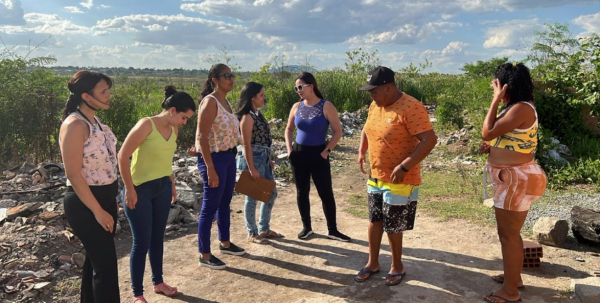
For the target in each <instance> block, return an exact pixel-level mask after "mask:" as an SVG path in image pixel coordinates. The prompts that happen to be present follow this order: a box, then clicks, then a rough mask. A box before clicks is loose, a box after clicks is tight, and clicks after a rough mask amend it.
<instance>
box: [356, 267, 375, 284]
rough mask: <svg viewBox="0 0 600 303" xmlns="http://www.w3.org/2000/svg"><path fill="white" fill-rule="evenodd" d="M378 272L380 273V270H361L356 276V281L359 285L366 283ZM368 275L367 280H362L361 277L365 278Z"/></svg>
mask: <svg viewBox="0 0 600 303" xmlns="http://www.w3.org/2000/svg"><path fill="white" fill-rule="evenodd" d="M378 272H379V269H378V270H370V269H368V268H366V267H365V268H363V269H361V270H360V271H359V272H358V274H357V275H356V276H354V281H356V282H358V283H362V282H365V281H367V280H368V279H369V278H370V277H371V276H372V275H374V274H376V273H378ZM366 274H369V275H368V276H367V277H366V278H362V279H361V278H360V276H363V275H366Z"/></svg>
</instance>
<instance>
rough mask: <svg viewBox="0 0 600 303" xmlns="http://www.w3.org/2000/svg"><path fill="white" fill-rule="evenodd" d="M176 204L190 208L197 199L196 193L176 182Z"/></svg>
mask: <svg viewBox="0 0 600 303" xmlns="http://www.w3.org/2000/svg"><path fill="white" fill-rule="evenodd" d="M176 190H177V204H179V205H181V206H183V207H185V208H192V207H193V206H194V203H196V201H198V195H196V193H195V192H194V191H193V190H192V189H191V188H190V187H189V186H187V185H185V184H177V187H176Z"/></svg>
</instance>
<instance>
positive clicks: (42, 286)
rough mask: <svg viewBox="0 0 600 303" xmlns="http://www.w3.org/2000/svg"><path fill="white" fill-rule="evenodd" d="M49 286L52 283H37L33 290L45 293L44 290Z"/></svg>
mask: <svg viewBox="0 0 600 303" xmlns="http://www.w3.org/2000/svg"><path fill="white" fill-rule="evenodd" d="M48 285H50V282H40V283H35V285H34V286H33V289H35V290H39V291H44V289H46V288H47V287H48Z"/></svg>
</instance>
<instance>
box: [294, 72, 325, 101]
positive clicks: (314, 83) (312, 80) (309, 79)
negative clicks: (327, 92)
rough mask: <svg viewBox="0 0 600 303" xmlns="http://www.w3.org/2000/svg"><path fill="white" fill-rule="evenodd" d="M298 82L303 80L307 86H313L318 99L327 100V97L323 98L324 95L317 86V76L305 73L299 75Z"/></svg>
mask: <svg viewBox="0 0 600 303" xmlns="http://www.w3.org/2000/svg"><path fill="white" fill-rule="evenodd" d="M296 80H302V81H304V83H306V84H312V86H313V91H314V92H315V95H317V97H319V98H321V99H325V97H323V94H321V91H320V90H319V86H317V79H315V76H313V74H311V73H309V72H303V73H301V74H300V75H298V77H296ZM300 101H302V98H300Z"/></svg>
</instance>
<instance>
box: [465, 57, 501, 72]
mask: <svg viewBox="0 0 600 303" xmlns="http://www.w3.org/2000/svg"><path fill="white" fill-rule="evenodd" d="M506 62H508V57H499V58H496V57H494V58H492V59H490V60H487V61H482V60H477V62H476V63H466V64H465V65H464V66H463V67H462V68H461V69H460V70H462V71H464V72H465V75H467V76H474V77H492V76H493V75H494V73H495V72H496V68H497V67H498V65H500V64H504V63H506Z"/></svg>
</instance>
